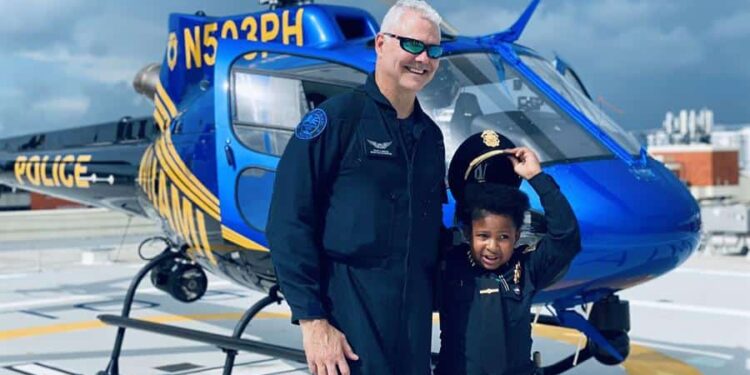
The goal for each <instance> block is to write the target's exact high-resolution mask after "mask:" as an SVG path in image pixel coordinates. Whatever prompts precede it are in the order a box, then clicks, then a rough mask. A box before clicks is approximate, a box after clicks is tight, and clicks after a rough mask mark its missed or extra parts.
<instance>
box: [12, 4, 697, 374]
mask: <svg viewBox="0 0 750 375" xmlns="http://www.w3.org/2000/svg"><path fill="white" fill-rule="evenodd" d="M262 2H263V1H262ZM265 3H270V8H271V9H270V10H269V11H265V12H262V13H255V14H244V15H237V16H228V17H210V16H207V15H205V14H203V13H202V12H198V13H196V14H194V15H186V14H173V15H171V16H170V18H169V33H168V39H167V48H166V53H165V56H164V60H163V62H162V64H151V65H149V66H146V67H145V68H144V69H143V70H141V71H140V72H139V73H138V75H137V76H136V79H135V82H134V86H135V87H136V90H137V91H138V92H140V93H141V94H143V95H145V96H146V97H148V98H149V99H151V100H153V103H154V112H153V118H129V117H126V118H123V119H121V120H120V121H117V122H113V123H106V124H100V125H94V126H87V127H81V128H77V129H73V130H65V131H56V132H47V133H42V134H33V135H27V136H21V137H14V138H7V139H2V140H0V183H3V184H6V185H10V186H14V187H17V188H20V189H26V190H30V191H37V192H42V193H45V194H49V195H53V196H59V197H64V198H66V199H70V200H75V201H78V202H83V203H85V204H89V205H93V206H103V207H107V208H111V209H114V210H119V211H123V212H126V213H129V214H132V215H139V216H146V217H150V218H153V219H154V220H158V221H159V222H161V224H162V225H163V228H164V232H165V237H164V241H165V242H166V243H167V245H168V246H167V249H166V250H165V251H164V252H163V253H162V254H161V255H159V256H157V257H155V258H154V259H152V260H151V261H150V262H148V264H147V265H146V266H144V268H143V269H141V271H140V272H139V273H138V274H137V275H136V277H135V278H134V279H133V282H132V284H131V287H130V289H129V290H128V295H127V298H126V302H125V305H124V306H123V312H122V314H121V315H120V316H113V315H105V316H101V317H100V319H102V320H103V321H104V322H106V323H108V324H112V325H116V326H118V327H119V329H118V335H117V340H116V342H115V347H114V349H113V351H112V359H111V361H110V363H109V366H108V367H107V369H106V370H105V371H103V372H102V374H118V373H119V366H118V358H119V354H120V348H121V344H122V340H123V337H124V332H125V329H126V328H134V329H143V330H148V331H153V332H156V333H161V334H168V335H173V336H178V337H183V338H187V339H191V340H197V341H200V342H205V343H210V344H213V345H216V346H218V347H220V348H222V349H223V350H224V351H225V352H226V353H227V360H226V364H225V370H224V371H225V373H230V372H231V369H232V365H233V361H234V356H235V355H236V353H237V351H240V350H250V351H256V352H260V353H264V354H272V355H275V356H280V357H284V358H290V359H295V360H301V361H304V355H303V354H302V353H301V352H300V351H299V350H295V349H291V348H284V347H278V346H274V345H269V344H265V343H260V342H257V341H252V340H246V339H242V338H240V336H241V334H242V331H244V329H245V327H246V326H247V324H248V322H249V321H250V320H251V319H252V318H253V317H254V316H255V314H256V313H257V312H258V311H260V310H261V309H262V308H263V307H265V306H266V305H268V304H270V303H274V302H278V301H280V300H281V297H280V296H279V295H278V294H277V292H278V288H277V286H276V278H275V275H274V271H273V267H272V264H271V261H270V253H269V250H268V248H267V241H266V239H265V236H264V230H265V225H266V221H267V215H268V209H269V203H270V198H271V192H272V189H273V184H274V171H275V169H276V165H277V163H278V161H279V157H280V155H281V154H282V152H283V150H284V147H285V145H286V143H287V141H288V140H289V138H290V137H291V136H292V134H293V133H294V129H295V127H296V126H297V124H298V123H299V122H300V120H301V118H302V116H303V115H304V114H305V113H306V112H308V111H309V110H311V109H313V108H315V107H316V106H317V105H319V104H320V103H321V102H322V101H324V100H326V98H329V97H331V96H332V95H335V94H337V93H340V92H342V91H344V90H348V89H350V88H352V87H355V86H358V85H360V84H362V83H363V82H364V81H365V78H366V75H367V73H368V72H370V71H372V70H373V69H374V64H375V51H374V48H373V40H374V37H375V36H376V34H377V32H378V30H379V26H378V23H377V21H376V20H375V19H374V18H373V16H372V15H370V14H368V13H367V12H366V11H364V10H361V9H358V8H351V7H343V6H332V5H321V4H312V1H288V0H286V1H283V0H271V1H269V0H266V1H265ZM538 3H539V0H532V1H531V3H530V4H529V6H528V7H527V9H526V10H525V11H524V12H523V13H522V15H521V16H520V17H519V19H518V20H517V21H516V22H515V23H514V24H513V25H512V26H511V27H510V28H508V29H507V30H505V31H503V32H499V33H495V34H491V35H486V36H480V37H466V36H459V35H457V34H456V33H455V31H453V30H452V29H451V28H449V27H445V28H443V40H442V45H443V46H444V49H445V55H444V57H442V60H441V63H440V69H439V71H438V72H436V75H435V78H434V79H433V81H432V82H431V83H430V84H429V85H428V86H427V87H426V88H425V89H424V90H423V92H422V93H421V94H420V95H419V100H420V103H421V105H422V107H423V108H424V110H425V112H426V113H428V114H429V115H430V116H431V117H432V118H433V119H434V120H435V121H436V122H437V124H438V125H439V126H440V127H441V128H442V131H443V133H444V136H445V140H446V151H447V158H448V160H450V158H451V156H452V153H453V152H454V151H455V149H456V148H457V147H458V145H459V144H461V142H462V141H463V140H464V139H465V138H466V137H468V136H469V135H471V134H474V133H477V132H480V131H482V130H485V129H493V130H496V131H498V132H499V133H501V134H504V135H505V136H507V137H509V138H510V139H512V140H514V142H515V143H516V144H520V145H523V146H527V147H530V148H531V149H533V150H534V151H535V152H536V153H537V154H538V155H539V156H540V158H541V160H542V162H543V165H544V169H545V171H546V172H547V173H549V174H550V175H552V176H554V178H555V180H556V181H557V182H558V183H559V185H560V186H561V188H562V190H563V191H565V194H566V196H567V197H568V199H569V200H570V202H571V204H572V206H573V208H574V210H575V213H576V216H577V217H578V220H579V222H580V226H581V231H582V241H583V250H582V252H581V253H580V254H579V255H578V256H577V258H576V259H575V261H574V262H573V264H572V265H571V266H570V269H569V270H568V272H567V274H566V275H565V276H564V277H563V278H561V279H560V280H559V281H557V282H556V283H555V284H554V285H553V286H551V287H549V288H548V289H546V290H544V291H543V292H541V293H539V294H538V295H537V298H536V300H535V303H536V304H539V305H547V306H548V307H550V310H551V311H552V312H553V313H554V314H553V316H542V317H539V322H540V323H544V324H552V325H560V326H565V327H570V328H575V329H578V330H580V331H581V332H583V333H585V334H586V336H587V337H588V338H589V340H588V344H587V346H586V347H585V349H584V350H583V353H578V354H579V356H578V360H579V362H580V361H582V360H585V359H588V358H596V359H597V360H599V361H600V362H602V363H605V364H617V363H620V362H622V361H623V360H624V358H625V357H626V356H627V354H628V351H629V338H628V331H629V328H630V327H629V325H630V320H629V309H628V304H627V301H623V300H620V299H619V298H618V297H617V294H616V293H617V292H618V291H620V290H623V289H625V288H629V287H632V286H634V285H638V284H640V283H643V282H646V281H648V280H650V279H653V278H655V277H658V276H659V275H662V274H664V273H666V272H669V271H670V270H672V269H674V268H675V267H677V266H678V265H679V264H680V263H682V262H683V261H684V260H685V259H687V258H688V257H689V256H690V254H691V253H692V252H693V251H694V250H695V249H696V247H697V246H698V243H699V230H700V224H701V220H700V213H699V209H698V206H697V204H696V203H695V201H694V199H693V198H692V197H691V195H690V193H689V192H688V190H687V189H686V188H685V187H684V186H683V184H682V183H681V182H680V181H679V180H678V179H677V178H676V177H675V176H674V175H673V174H672V173H671V172H670V171H668V170H667V169H666V168H665V167H664V166H663V165H662V164H661V163H659V162H657V161H655V160H654V159H652V158H650V157H648V155H647V154H646V153H645V151H644V150H643V149H642V148H641V147H640V146H639V144H638V142H637V141H636V140H635V139H634V138H633V137H631V136H630V135H629V134H628V133H626V132H625V131H624V130H623V129H622V128H621V127H620V126H618V125H617V124H616V123H615V122H614V121H613V120H612V119H611V118H609V117H608V116H607V115H606V114H605V113H603V112H602V111H601V110H600V109H599V108H598V107H597V106H596V105H594V104H593V103H592V101H591V100H590V98H589V96H588V93H587V91H586V89H585V87H584V86H583V84H582V83H581V82H580V80H579V79H578V76H577V75H576V74H575V72H573V71H572V70H571V69H570V68H568V66H567V64H564V63H562V62H561V61H557V64H553V62H550V61H548V60H546V59H545V58H543V57H542V56H540V55H539V54H538V53H537V52H535V51H534V50H533V49H530V48H528V47H525V46H522V45H520V44H518V43H516V41H517V40H518V38H519V37H520V35H521V34H522V32H523V29H524V27H525V26H526V24H527V23H528V21H529V19H530V17H531V16H532V14H533V13H534V10H535V9H536V7H537V5H538ZM522 189H523V190H525V192H526V193H528V194H529V196H530V197H531V200H532V210H531V213H530V214H529V215H528V217H527V222H526V225H525V226H524V233H525V237H526V238H527V239H533V237H534V236H535V235H538V234H540V233H544V230H545V223H544V219H543V215H542V214H541V205H540V203H539V200H538V197H537V196H536V195H535V193H534V192H533V190H532V189H531V188H530V187H529V186H527V185H525V184H524V185H523V186H522ZM453 210H454V208H453V202H449V203H448V204H447V205H445V207H444V222H445V224H446V226H448V227H450V226H451V225H452V224H453ZM203 269H206V270H208V271H210V272H212V273H214V274H217V275H221V276H223V277H225V278H228V279H230V280H232V281H234V282H236V283H238V284H241V285H243V286H246V287H248V288H252V289H255V290H261V291H267V292H268V296H267V297H266V298H264V299H263V300H261V301H259V302H258V303H257V304H256V305H254V306H252V307H251V308H250V309H249V310H248V311H247V312H246V314H245V316H243V318H242V319H241V320H240V322H239V323H238V324H237V326H236V329H235V332H234V334H233V335H232V336H221V335H216V334H212V333H207V332H200V331H194V330H190V329H185V328H181V327H174V326H168V325H164V324H156V323H150V322H146V321H142V320H138V319H132V318H130V317H129V312H130V303H131V302H132V299H133V295H134V293H135V291H136V289H137V287H138V285H139V283H140V281H141V279H142V278H143V277H145V276H146V275H147V274H149V273H150V277H151V280H152V282H153V283H154V284H155V285H156V286H157V287H159V288H160V289H162V290H165V291H167V292H168V293H169V294H170V295H172V296H173V297H175V298H177V299H179V300H181V301H184V302H191V301H194V300H197V299H199V298H200V297H201V296H202V295H203V293H204V292H205V290H206V287H207V281H206V276H205V273H204V272H203ZM590 304H593V307H592V308H591V309H590V310H589V311H588V314H587V315H588V317H584V316H583V315H582V314H581V313H579V312H577V310H575V309H574V308H575V307H577V306H586V305H590ZM572 366H573V364H572V361H571V360H570V358H568V359H565V360H562V361H560V362H558V363H556V364H553V365H550V366H547V367H546V368H545V374H554V373H561V372H563V371H566V370H567V369H569V368H571V367H572Z"/></svg>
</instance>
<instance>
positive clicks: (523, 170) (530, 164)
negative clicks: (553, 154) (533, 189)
mask: <svg viewBox="0 0 750 375" xmlns="http://www.w3.org/2000/svg"><path fill="white" fill-rule="evenodd" d="M503 151H504V153H505V154H507V155H508V159H510V162H511V163H513V170H514V171H515V172H516V174H518V175H519V176H521V177H523V178H524V179H526V180H530V179H532V178H534V176H536V175H538V174H539V173H542V166H541V164H540V163H539V157H538V156H537V155H536V153H534V151H531V149H529V148H528V147H516V148H511V149H507V150H503Z"/></svg>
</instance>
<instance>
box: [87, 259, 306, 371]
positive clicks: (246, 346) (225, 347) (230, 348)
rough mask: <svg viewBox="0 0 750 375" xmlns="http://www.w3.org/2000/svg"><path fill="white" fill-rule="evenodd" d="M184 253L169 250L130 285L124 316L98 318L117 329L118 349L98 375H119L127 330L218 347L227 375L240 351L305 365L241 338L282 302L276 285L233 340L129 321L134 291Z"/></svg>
mask: <svg viewBox="0 0 750 375" xmlns="http://www.w3.org/2000/svg"><path fill="white" fill-rule="evenodd" d="M181 253H182V252H181V251H175V250H173V248H171V247H168V248H167V249H165V250H164V251H163V252H162V253H161V254H159V255H158V256H156V257H155V258H153V259H151V260H150V261H149V262H148V263H147V264H146V265H145V266H143V268H141V270H140V271H138V273H137V274H136V275H135V277H133V280H132V281H131V282H130V287H129V288H128V292H127V294H126V296H125V300H124V302H123V307H122V314H121V315H99V316H98V317H97V318H98V319H99V320H100V321H101V322H102V323H104V324H108V325H112V326H117V327H118V329H117V337H116V338H115V345H114V348H113V349H112V354H111V355H110V361H109V364H108V365H107V368H106V370H103V371H99V372H98V373H97V375H119V374H120V368H119V359H120V350H121V348H122V342H123V339H124V338H125V329H127V328H132V329H136V330H141V331H147V332H153V333H158V334H162V335H167V336H172V337H178V338H183V339H186V340H191V341H197V342H201V343H205V344H210V345H213V346H216V347H218V348H219V349H221V350H222V351H224V352H225V353H226V360H225V362H224V371H223V373H224V375H231V373H232V368H233V367H234V359H235V357H236V356H237V352H239V351H247V352H253V353H258V354H262V355H269V356H273V357H277V358H282V359H287V360H292V361H295V362H301V363H306V359H305V353H304V352H303V351H302V350H298V349H293V348H288V347H284V346H279V345H272V344H267V343H263V342H260V341H255V340H246V339H242V338H240V337H241V336H242V333H243V332H244V331H245V329H246V328H247V325H248V324H249V323H250V321H251V320H252V319H253V318H254V317H255V316H256V315H257V314H258V313H259V312H260V311H261V310H263V309H264V308H265V307H267V306H268V305H271V304H273V303H281V301H282V298H281V297H279V295H278V291H279V287H278V285H274V286H273V287H271V289H270V290H269V291H268V295H267V296H265V297H263V298H262V299H261V300H259V301H258V302H256V303H255V304H253V305H252V306H251V307H250V308H249V309H248V310H247V311H246V312H245V314H244V315H243V316H242V318H241V319H240V320H239V321H238V322H237V325H236V326H235V328H234V332H233V334H232V335H231V336H226V335H219V334H215V333H210V332H205V331H199V330H194V329H189V328H182V327H176V326H172V325H168V324H163V323H154V322H150V321H147V320H141V319H133V318H130V317H129V316H130V307H131V305H132V303H133V297H134V296H135V291H136V289H137V288H138V285H139V284H140V282H141V280H143V278H144V277H145V276H146V274H147V273H148V272H149V271H150V270H152V269H153V268H155V267H156V266H157V265H159V264H160V263H161V262H163V261H165V260H169V259H171V258H175V257H177V256H179V255H180V254H181Z"/></svg>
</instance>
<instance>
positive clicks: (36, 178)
mask: <svg viewBox="0 0 750 375" xmlns="http://www.w3.org/2000/svg"><path fill="white" fill-rule="evenodd" d="M89 162H91V155H73V154H68V155H19V156H17V157H16V161H15V163H14V165H13V170H14V173H15V176H16V181H18V183H19V184H21V185H27V184H28V185H32V186H45V187H65V188H79V189H88V188H89V187H90V183H89V179H88V176H85V175H84V174H86V173H88V167H87V164H88V163H89Z"/></svg>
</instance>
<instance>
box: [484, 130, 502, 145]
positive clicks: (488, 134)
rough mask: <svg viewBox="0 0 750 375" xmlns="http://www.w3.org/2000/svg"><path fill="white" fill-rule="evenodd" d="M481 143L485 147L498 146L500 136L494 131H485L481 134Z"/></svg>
mask: <svg viewBox="0 0 750 375" xmlns="http://www.w3.org/2000/svg"><path fill="white" fill-rule="evenodd" d="M482 142H484V145H485V146H487V147H497V146H500V136H499V135H498V134H497V132H495V131H494V130H485V131H483V132H482Z"/></svg>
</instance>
